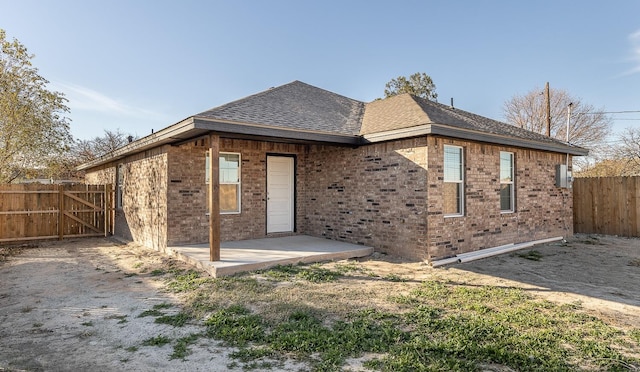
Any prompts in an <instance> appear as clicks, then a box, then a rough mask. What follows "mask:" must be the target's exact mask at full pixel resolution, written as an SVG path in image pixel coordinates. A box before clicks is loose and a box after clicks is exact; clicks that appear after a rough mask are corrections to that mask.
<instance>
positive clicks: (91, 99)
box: [52, 82, 164, 119]
mask: <svg viewBox="0 0 640 372" xmlns="http://www.w3.org/2000/svg"><path fill="white" fill-rule="evenodd" d="M52 85H53V88H54V89H55V90H59V91H61V92H62V93H64V94H65V96H66V98H67V99H68V100H69V102H68V106H69V108H71V110H72V112H73V111H75V110H79V111H91V112H96V113H103V114H110V115H116V116H126V117H135V118H147V119H149V118H153V119H163V118H164V115H163V114H161V113H158V112H155V111H152V110H148V109H144V108H140V107H134V106H130V105H127V104H125V103H123V102H121V101H119V100H117V99H114V98H111V97H109V96H107V95H105V94H102V93H100V92H98V91H96V90H93V89H90V88H87V87H84V86H81V85H76V84H72V83H66V82H54V83H52Z"/></svg>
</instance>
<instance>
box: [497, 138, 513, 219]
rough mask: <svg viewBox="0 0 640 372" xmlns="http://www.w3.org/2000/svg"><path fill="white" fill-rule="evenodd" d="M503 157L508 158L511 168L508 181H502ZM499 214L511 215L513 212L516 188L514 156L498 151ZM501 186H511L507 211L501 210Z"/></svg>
mask: <svg viewBox="0 0 640 372" xmlns="http://www.w3.org/2000/svg"><path fill="white" fill-rule="evenodd" d="M503 155H509V157H510V160H511V161H510V167H511V174H510V175H509V176H510V177H509V178H510V179H509V180H507V179H503V178H502V156H503ZM499 178H500V213H513V212H515V210H516V208H515V206H516V199H515V195H516V194H515V188H516V179H515V154H514V153H513V152H509V151H500V176H499ZM502 185H511V193H510V195H509V198H510V201H511V203H510V205H509V209H502Z"/></svg>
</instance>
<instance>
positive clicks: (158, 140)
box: [76, 117, 195, 171]
mask: <svg viewBox="0 0 640 372" xmlns="http://www.w3.org/2000/svg"><path fill="white" fill-rule="evenodd" d="M194 129H195V126H194V121H193V118H192V117H190V118H187V119H185V120H182V121H180V122H178V123H176V124H174V125H172V126H169V127H167V128H164V129H162V130H160V131H158V132H156V133H153V134H150V135H148V136H146V137H143V138H141V139H139V140H136V141H134V142H131V143H129V144H127V145H125V146H123V147H121V148H119V149H116V150H114V151H112V152H109V153H107V154H104V155H102V156H100V157H98V158H96V159H94V160H92V161H89V162H87V163H84V164H80V165H79V166H77V167H76V170H79V171H82V170H87V169H90V168H94V167H98V166H100V165H104V164H107V163H110V162H112V161H115V160H118V159H122V158H124V157H125V156H127V155H130V154H135V153H139V152H141V151H145V150H149V149H151V148H154V147H158V146H161V145H164V144H167V143H173V142H176V141H182V140H184V139H186V138H188V137H190V136H193V135H194V134H195V133H190V132H192V131H193V130H194Z"/></svg>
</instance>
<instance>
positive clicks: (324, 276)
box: [259, 264, 345, 283]
mask: <svg viewBox="0 0 640 372" xmlns="http://www.w3.org/2000/svg"><path fill="white" fill-rule="evenodd" d="M344 272H345V271H336V270H331V269H327V268H324V267H322V266H321V265H320V264H313V265H310V266H304V265H279V266H276V267H274V268H272V269H269V270H265V271H260V272H259V273H261V274H263V275H264V276H266V277H267V278H269V279H272V280H275V281H291V280H294V279H302V280H306V281H309V282H312V283H322V282H332V281H335V280H337V279H338V278H339V277H341V276H342V275H343V274H344Z"/></svg>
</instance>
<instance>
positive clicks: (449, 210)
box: [79, 81, 588, 261]
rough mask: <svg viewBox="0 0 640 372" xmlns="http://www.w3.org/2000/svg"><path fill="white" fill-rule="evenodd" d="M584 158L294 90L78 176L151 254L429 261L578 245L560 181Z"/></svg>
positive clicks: (408, 103)
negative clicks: (247, 248) (272, 245)
mask: <svg viewBox="0 0 640 372" xmlns="http://www.w3.org/2000/svg"><path fill="white" fill-rule="evenodd" d="M587 153H588V152H587V150H585V149H583V148H579V147H575V146H571V145H570V144H567V143H565V142H562V141H558V140H555V139H552V138H549V137H546V136H543V135H540V134H537V133H533V132H530V131H527V130H524V129H521V128H517V127H514V126H511V125H508V124H505V123H502V122H499V121H495V120H492V119H489V118H486V117H482V116H479V115H476V114H473V113H470V112H467V111H463V110H460V109H458V108H454V107H451V106H447V105H443V104H440V103H437V102H432V101H429V100H425V99H422V98H419V97H416V96H413V95H410V94H400V95H397V96H394V97H390V98H386V99H381V100H375V101H373V102H369V103H365V102H361V101H358V100H354V99H351V98H347V97H344V96H341V95H338V94H336V93H333V92H330V91H327V90H324V89H320V88H317V87H314V86H311V85H308V84H305V83H302V82H300V81H294V82H292V83H289V84H285V85H282V86H278V87H275V88H271V89H268V90H266V91H263V92H260V93H257V94H255V95H252V96H249V97H246V98H243V99H240V100H237V101H234V102H231V103H228V104H225V105H222V106H219V107H215V108H213V109H210V110H207V111H203V112H201V113H199V114H196V115H193V116H191V117H188V118H186V119H184V120H182V121H180V122H178V123H176V124H173V125H171V126H169V127H167V128H164V129H162V130H160V131H157V132H155V133H153V134H151V135H149V136H147V137H144V138H141V139H139V140H137V141H134V142H132V143H129V144H128V145H126V146H124V147H122V148H120V149H118V150H115V151H113V152H111V153H109V154H106V155H104V156H102V157H100V158H98V159H96V160H94V161H92V162H89V163H86V164H83V165H81V166H80V167H79V169H81V170H85V171H86V182H87V183H94V184H106V183H111V184H113V185H115V189H116V207H117V212H116V223H115V225H116V226H115V234H116V235H119V236H122V237H124V238H127V239H130V240H134V241H136V242H139V243H141V244H143V245H146V246H149V247H152V248H154V249H157V250H160V251H162V250H165V249H166V247H167V246H168V245H169V246H171V245H175V244H188V243H194V244H195V243H206V242H210V244H212V246H213V245H216V244H217V245H218V246H219V242H220V240H222V241H233V240H242V239H256V238H264V237H270V236H282V235H287V234H305V235H310V236H314V237H325V238H327V239H335V240H339V241H344V242H350V243H355V244H361V245H366V246H371V247H374V248H375V249H376V250H378V251H381V252H386V253H389V254H393V255H397V256H401V257H406V258H410V259H416V260H426V261H433V260H438V259H442V258H447V257H452V256H455V255H457V254H461V253H466V252H472V251H476V250H480V249H484V248H490V247H495V246H500V245H505V244H510V243H522V242H530V241H535V240H540V239H546V238H551V237H558V236H563V237H567V236H571V235H573V210H572V205H573V203H572V190H571V188H570V183H567V182H566V180H567V178H566V177H567V175H569V177H570V173H567V171H569V172H570V170H571V160H572V157H573V156H582V155H587ZM212 172H215V173H218V174H215V173H214V174H215V177H211V173H212ZM208 194H212V195H214V198H212V199H209V198H208ZM216 195H218V196H217V197H216Z"/></svg>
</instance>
